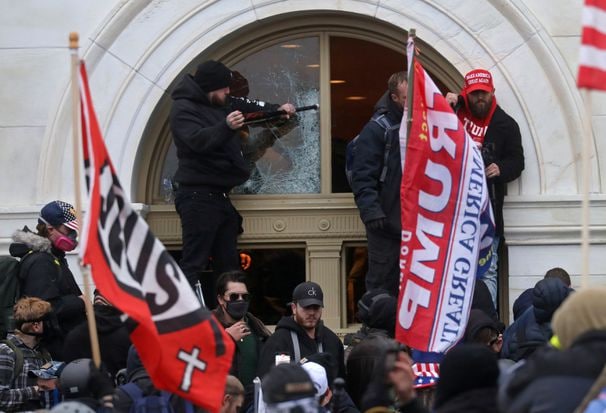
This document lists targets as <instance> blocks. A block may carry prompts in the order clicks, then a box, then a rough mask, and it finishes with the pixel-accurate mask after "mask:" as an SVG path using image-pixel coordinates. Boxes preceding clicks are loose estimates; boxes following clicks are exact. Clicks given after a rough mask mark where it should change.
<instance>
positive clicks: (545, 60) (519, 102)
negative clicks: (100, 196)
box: [38, 0, 601, 197]
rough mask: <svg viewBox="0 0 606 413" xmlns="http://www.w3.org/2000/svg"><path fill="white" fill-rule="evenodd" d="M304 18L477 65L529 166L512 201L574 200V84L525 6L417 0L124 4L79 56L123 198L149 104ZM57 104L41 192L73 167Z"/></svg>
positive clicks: (463, 66) (63, 114)
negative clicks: (367, 21)
mask: <svg viewBox="0 0 606 413" xmlns="http://www.w3.org/2000/svg"><path fill="white" fill-rule="evenodd" d="M310 11H322V12H325V13H329V14H330V13H345V14H352V15H360V16H364V17H367V18H368V17H369V18H372V19H378V20H381V21H383V22H386V23H390V24H393V25H395V26H398V27H405V28H408V27H415V28H416V29H417V33H418V35H419V37H420V38H422V39H423V40H424V41H426V42H427V43H429V44H431V45H432V46H433V48H434V49H435V50H436V51H438V52H439V53H440V54H442V55H443V56H444V57H445V58H446V59H448V60H449V61H450V62H451V63H453V64H454V65H455V66H456V67H457V68H458V69H459V71H460V72H462V73H464V72H465V71H467V70H468V69H471V68H472V67H477V66H481V67H485V68H488V69H490V70H491V71H493V73H494V76H495V82H496V88H497V96H498V97H499V100H500V102H501V103H502V105H503V106H504V107H506V108H507V110H508V112H509V113H510V114H511V115H512V116H514V117H515V118H516V119H517V120H518V122H519V123H520V127H521V129H522V134H523V136H524V142H523V143H524V146H525V151H526V158H527V167H526V171H525V173H524V175H523V177H522V179H521V180H520V183H519V184H517V185H514V186H513V187H512V190H513V191H510V193H512V192H513V193H514V194H518V195H522V196H524V195H541V194H554V195H558V194H571V193H573V194H576V193H578V186H579V185H578V181H579V179H578V177H577V175H578V173H577V170H578V168H579V165H578V163H577V162H576V159H577V154H578V153H579V143H578V139H575V137H576V136H579V135H580V134H581V133H584V131H583V129H582V123H581V111H580V98H579V96H578V93H577V91H576V88H575V87H574V83H573V79H572V76H571V74H570V73H569V72H567V71H566V70H563V69H562V67H563V66H564V65H563V64H562V61H563V59H562V57H561V56H560V54H559V51H558V50H557V48H556V47H555V46H554V45H553V44H552V41H551V39H550V38H549V37H548V36H547V35H546V34H545V33H544V31H543V29H542V28H541V27H539V26H538V25H537V24H536V22H535V21H533V20H532V18H531V13H530V12H529V11H528V10H527V9H525V6H524V4H523V3H522V2H521V1H516V2H509V1H504V0H492V1H488V2H481V3H477V4H476V3H469V4H468V3H462V4H460V5H459V7H458V8H457V9H456V10H447V9H445V8H443V7H441V6H440V5H438V4H434V3H432V2H428V1H421V0H418V1H413V2H407V3H406V7H404V4H401V7H400V3H398V2H389V3H386V4H384V3H379V4H376V2H374V1H370V0H368V1H353V0H350V1H340V2H336V3H334V4H332V3H331V2H329V3H326V2H324V1H309V2H305V3H295V4H293V3H291V2H287V1H279V2H271V3H266V4H263V3H258V4H257V3H256V2H253V3H238V2H222V1H216V2H204V3H202V4H196V5H195V6H192V5H188V4H187V2H179V3H177V4H172V3H171V4H170V5H169V4H167V2H160V1H144V0H135V1H132V2H127V3H125V4H124V5H122V6H121V7H119V8H118V9H117V10H115V11H114V14H113V15H112V16H111V17H110V18H108V20H107V21H106V23H105V24H104V26H103V27H101V28H100V29H99V31H98V32H97V33H96V35H95V37H94V38H91V39H87V40H86V41H85V42H83V49H84V53H83V56H84V58H85V59H86V60H87V64H88V67H89V73H90V77H91V87H92V89H93V94H94V95H95V96H94V97H93V98H94V100H95V104H96V108H97V112H98V115H99V118H100V122H101V125H102V127H103V131H104V135H105V139H106V142H107V145H108V147H109V150H110V152H111V154H112V155H113V157H114V162H115V164H116V167H117V169H118V172H119V174H120V176H121V177H122V181H123V185H124V186H125V189H126V190H127V192H130V193H133V188H132V185H133V181H132V180H133V176H134V169H135V165H136V163H137V153H138V149H139V146H140V145H141V143H142V142H144V141H145V140H144V133H145V128H146V125H147V124H148V121H149V119H150V118H151V117H153V116H157V115H158V113H155V112H154V110H155V109H156V105H157V103H158V101H159V100H160V99H161V98H162V96H163V94H164V93H165V90H166V89H167V88H168V86H169V85H170V84H171V82H172V81H173V80H174V79H175V78H176V77H177V76H178V75H179V74H180V73H181V72H182V71H183V70H184V69H186V68H187V67H188V64H190V62H192V61H193V60H194V59H195V57H196V56H198V55H200V54H201V53H203V52H205V51H207V50H209V48H211V47H212V46H213V45H217V44H221V41H222V40H223V39H226V38H229V37H230V35H231V34H232V33H234V32H235V31H236V30H238V29H240V28H242V27H245V26H246V25H252V24H255V23H259V22H262V21H264V19H269V18H272V17H275V16H280V15H283V14H285V13H295V14H296V13H305V12H310ZM429 22H430V23H431V24H429ZM521 61H523V62H524V63H523V64H520V62H521ZM95 90H97V91H99V92H96V93H95V92H94V91H95ZM65 96H66V98H65V99H63V101H62V104H61V105H60V107H59V109H58V111H57V114H56V116H55V118H54V120H53V122H52V123H51V126H50V127H49V129H48V131H47V133H46V138H47V139H45V142H46V147H45V148H43V151H42V153H43V155H42V156H41V165H42V167H41V173H40V176H39V179H38V181H39V186H38V187H39V188H41V191H47V192H49V193H57V192H60V191H61V190H63V191H65V188H57V187H58V186H60V185H61V184H60V183H57V182H56V179H54V178H55V175H56V174H55V171H54V168H55V165H53V164H52V162H50V161H49V160H50V159H69V158H70V154H69V151H68V150H65V149H64V148H62V147H61V146H58V145H55V140H56V139H57V137H63V136H66V135H67V134H68V133H69V121H68V119H69V116H70V104H69V99H68V98H67V97H68V94H67V93H66V94H65ZM598 162H599V159H598V158H597V157H596V156H595V152H594V156H593V163H592V170H593V171H594V172H593V175H594V177H595V178H596V179H594V192H601V183H600V181H599V180H598V179H597V178H599V176H598V171H599V168H598ZM40 197H43V194H41V195H40Z"/></svg>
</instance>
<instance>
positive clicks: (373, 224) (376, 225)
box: [366, 218, 386, 231]
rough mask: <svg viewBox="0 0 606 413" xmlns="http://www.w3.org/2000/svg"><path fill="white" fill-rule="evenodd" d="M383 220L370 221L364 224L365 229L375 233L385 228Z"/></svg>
mask: <svg viewBox="0 0 606 413" xmlns="http://www.w3.org/2000/svg"><path fill="white" fill-rule="evenodd" d="M385 221H386V219H385V218H377V219H372V220H370V221H368V222H367V223H366V227H367V228H368V229H370V230H373V231H377V230H380V229H383V228H384V227H385Z"/></svg>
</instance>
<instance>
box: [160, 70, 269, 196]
mask: <svg viewBox="0 0 606 413" xmlns="http://www.w3.org/2000/svg"><path fill="white" fill-rule="evenodd" d="M172 98H173V100H174V102H173V106H172V109H171V112H170V128H171V131H172V135H173V139H174V142H175V146H176V147H177V158H178V160H179V166H178V168H177V172H176V174H175V181H176V182H178V183H179V184H181V185H188V186H209V187H212V188H216V190H220V191H224V192H229V191H230V190H231V189H232V188H233V187H235V186H237V185H240V184H242V183H244V182H245V181H246V180H247V179H248V177H249V174H250V169H249V165H248V163H247V162H246V161H245V159H244V157H243V155H242V147H241V139H240V135H239V133H238V131H235V130H232V129H230V127H229V126H227V123H226V121H225V118H226V117H227V115H228V114H229V113H230V112H232V111H234V110H239V111H241V112H243V113H247V112H257V111H271V110H276V109H277V105H265V106H260V105H259V104H258V103H257V102H255V101H251V100H248V99H231V100H229V104H228V105H226V106H216V105H213V104H212V103H211V102H210V101H209V100H208V97H207V94H206V93H204V92H203V91H202V89H201V88H200V87H199V86H198V84H197V83H196V82H195V80H194V79H193V77H192V76H191V75H189V74H188V75H185V77H184V78H183V80H182V81H181V83H180V84H179V85H178V86H177V88H176V89H175V90H174V92H173V93H172Z"/></svg>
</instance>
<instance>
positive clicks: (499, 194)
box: [446, 69, 524, 306]
mask: <svg viewBox="0 0 606 413" xmlns="http://www.w3.org/2000/svg"><path fill="white" fill-rule="evenodd" d="M494 91H495V88H494V85H493V80H492V74H491V73H490V72H489V71H488V70H485V69H475V70H472V71H470V72H469V73H467V74H466V75H465V85H464V86H463V89H462V90H461V94H460V95H456V94H454V93H448V94H447V95H446V99H447V100H448V101H449V103H450V104H451V105H452V106H453V107H454V108H455V111H456V112H457V116H458V117H459V119H460V120H461V123H462V124H463V126H464V127H465V130H466V131H467V132H468V133H469V135H470V136H471V138H472V139H473V140H474V141H475V142H476V144H477V145H478V146H479V147H480V148H481V150H482V158H483V159H484V166H485V168H486V170H485V172H486V179H487V181H488V190H489V195H490V201H491V203H492V208H493V212H494V216H495V239H494V242H493V246H492V247H493V248H492V262H491V265H490V269H489V270H488V271H487V272H486V274H485V275H484V277H483V278H482V280H483V281H484V282H485V283H486V285H487V286H488V289H489V290H490V294H491V296H492V300H493V302H494V304H495V306H496V303H497V285H498V282H497V263H498V255H497V250H498V247H499V243H500V240H501V239H502V238H503V200H504V198H505V195H506V194H507V185H506V184H507V183H508V182H511V181H513V180H515V179H517V178H518V177H519V176H520V174H521V173H522V170H524V150H523V149H522V139H521V136H520V128H519V127H518V124H517V122H516V121H515V120H514V119H513V118H512V117H511V116H509V115H508V114H507V113H505V111H504V110H503V109H501V107H500V106H499V105H498V104H497V98H496V97H495V95H494Z"/></svg>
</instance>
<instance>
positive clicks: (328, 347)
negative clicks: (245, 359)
mask: <svg viewBox="0 0 606 413" xmlns="http://www.w3.org/2000/svg"><path fill="white" fill-rule="evenodd" d="M291 331H294V332H295V333H296V334H297V337H298V338H299V346H300V348H301V358H303V357H306V356H309V355H311V354H315V353H318V352H319V351H320V350H319V348H318V347H319V344H320V343H322V350H323V351H324V352H326V353H330V354H331V355H332V356H333V357H334V358H335V359H336V360H337V363H338V371H337V377H345V362H344V349H343V343H342V342H341V340H339V337H337V335H336V334H335V333H333V332H332V331H331V330H330V329H329V328H328V327H325V326H324V323H323V322H322V321H320V322H319V323H318V326H317V327H316V338H315V340H314V339H312V338H310V337H309V336H308V335H307V333H306V332H305V330H304V329H303V328H302V327H301V326H300V325H299V324H297V323H296V322H295V320H294V318H293V317H292V316H285V317H282V319H280V321H279V322H278V324H277V325H276V331H275V332H274V333H273V334H272V335H271V336H270V337H269V338H268V339H267V341H266V342H265V345H264V346H263V350H262V351H261V357H260V359H259V366H258V367H257V376H259V377H261V378H263V376H264V375H265V374H267V372H268V371H269V369H270V368H271V366H273V365H274V364H275V356H276V354H288V355H290V360H291V361H293V362H294V361H295V352H294V346H293V342H292V338H291V334H290V332H291Z"/></svg>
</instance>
